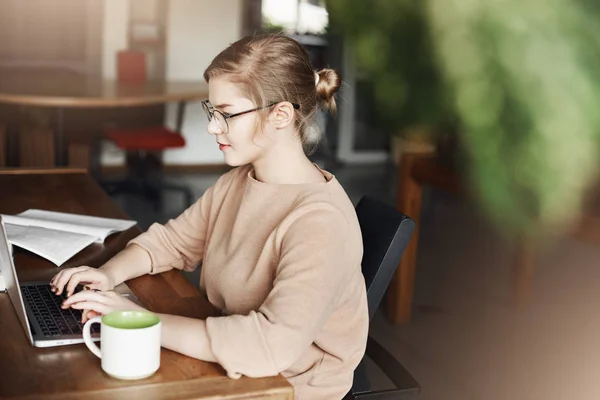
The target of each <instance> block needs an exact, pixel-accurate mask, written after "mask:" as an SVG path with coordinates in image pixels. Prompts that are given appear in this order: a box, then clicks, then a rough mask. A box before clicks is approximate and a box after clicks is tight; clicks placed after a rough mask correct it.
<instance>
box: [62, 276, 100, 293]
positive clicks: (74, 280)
mask: <svg viewBox="0 0 600 400" xmlns="http://www.w3.org/2000/svg"><path fill="white" fill-rule="evenodd" d="M94 272H96V271H95V270H91V269H86V270H83V271H80V272H75V273H74V274H72V275H71V279H69V283H68V284H67V288H66V292H67V297H70V296H71V295H72V294H73V292H74V291H75V288H76V287H77V285H79V284H80V283H81V282H93V281H95V280H96V278H95V276H94V275H95V274H94ZM87 286H88V287H89V286H90V285H87ZM90 289H91V288H90Z"/></svg>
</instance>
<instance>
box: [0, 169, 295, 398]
mask: <svg viewBox="0 0 600 400" xmlns="http://www.w3.org/2000/svg"><path fill="white" fill-rule="evenodd" d="M0 191H1V193H2V195H1V196H0V213H3V214H14V213H18V212H22V211H25V210H27V209H29V208H42V209H48V210H55V211H64V212H73V213H80V214H89V215H97V216H102V217H109V218H127V215H125V214H124V213H123V211H121V210H120V209H119V208H118V207H117V206H116V205H115V204H114V203H113V202H112V200H111V199H110V198H109V197H108V196H107V195H106V194H105V193H104V192H103V191H102V190H101V189H100V187H99V186H98V185H97V184H96V183H95V182H94V181H93V180H92V179H91V178H90V177H89V176H88V175H87V174H86V173H85V171H83V170H62V171H57V170H48V171H29V172H27V171H23V170H13V171H11V170H5V171H1V170H0ZM139 233H140V231H139V229H138V228H137V227H133V228H131V229H129V230H127V231H126V232H123V233H120V234H116V235H113V236H110V237H109V238H107V239H106V241H105V243H104V244H93V245H91V246H90V247H88V248H87V249H85V250H84V251H82V252H81V253H79V254H78V255H77V256H75V258H74V259H72V260H70V261H68V262H67V263H66V264H65V265H64V266H63V267H62V268H64V267H72V266H77V265H81V264H87V265H91V266H99V265H101V264H102V263H103V262H105V261H106V260H107V259H109V258H110V257H112V256H113V255H114V254H116V253H117V252H119V251H120V250H121V249H123V247H124V246H125V245H126V243H127V242H128V241H129V240H130V239H132V238H133V237H135V236H137V235H138V234H139ZM15 264H16V267H17V271H18V275H19V278H20V279H21V281H23V282H25V281H33V280H40V279H50V278H51V277H52V276H53V275H54V274H55V273H56V272H57V268H56V267H55V266H53V264H51V263H50V262H49V261H46V260H44V259H43V258H41V257H38V256H36V255H33V254H31V253H28V252H25V251H21V250H18V249H17V251H16V253H15ZM127 284H128V285H129V286H130V288H131V289H132V290H133V292H134V293H135V294H136V295H137V296H138V297H139V299H140V300H141V302H142V303H143V304H144V305H145V306H146V307H147V308H149V309H150V310H152V311H154V312H161V313H171V314H178V315H184V316H188V317H194V318H206V317H208V316H211V315H216V314H217V311H216V310H215V309H214V308H213V307H212V306H211V305H210V303H209V302H208V300H207V299H206V298H205V297H204V296H203V295H202V294H201V293H200V292H199V291H198V290H197V289H196V288H195V287H194V286H193V285H191V284H190V283H189V282H188V281H187V280H186V279H185V278H184V277H183V276H182V275H181V274H180V273H179V271H169V272H166V273H163V274H160V275H154V276H150V275H146V276H142V277H139V278H136V279H133V280H131V281H129V282H127ZM0 365H1V367H0V398H3V399H4V398H11V397H16V398H29V399H33V398H39V397H42V396H43V397H44V398H51V399H76V398H86V399H132V398H140V399H175V398H186V399H191V398H193V399H258V398H268V399H271V400H276V399H281V400H284V399H285V400H291V399H293V389H292V387H291V385H290V384H289V383H288V382H287V381H286V380H285V379H284V378H283V377H282V376H276V377H269V378H261V379H250V378H246V377H243V378H241V379H238V380H234V379H230V378H227V377H226V375H225V372H224V370H223V369H222V368H221V367H220V366H219V365H217V364H213V363H207V362H203V361H199V360H195V359H193V358H189V357H186V356H183V355H180V354H178V353H175V352H172V351H169V350H166V349H163V350H162V353H161V366H160V369H159V370H158V372H157V373H156V374H155V375H153V376H152V377H150V378H147V379H144V380H140V381H120V380H117V379H113V378H110V377H109V376H107V375H106V374H104V372H103V371H102V370H101V368H100V360H99V359H98V358H96V356H94V355H93V354H92V353H91V352H90V351H89V350H88V349H87V348H86V347H85V345H84V344H78V345H71V346H64V347H54V348H45V349H38V348H34V347H31V346H30V344H29V342H28V341H27V339H26V337H25V333H24V332H23V328H22V326H21V325H20V324H19V321H18V319H17V316H16V314H15V312H14V310H13V308H12V305H11V303H10V300H9V298H8V295H7V294H6V293H2V294H0Z"/></svg>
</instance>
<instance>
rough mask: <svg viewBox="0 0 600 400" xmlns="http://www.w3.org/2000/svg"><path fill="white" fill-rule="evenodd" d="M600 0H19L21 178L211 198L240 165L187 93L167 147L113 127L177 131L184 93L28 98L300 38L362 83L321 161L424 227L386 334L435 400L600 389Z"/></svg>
mask: <svg viewBox="0 0 600 400" xmlns="http://www.w3.org/2000/svg"><path fill="white" fill-rule="evenodd" d="M598 11H599V10H598V5H596V4H595V3H594V2H591V1H586V0H575V1H566V0H551V1H547V2H522V1H518V0H505V1H502V2H498V1H487V2H479V1H475V0H427V1H424V0H387V1H384V0H379V1H375V0H374V1H364V0H326V1H325V0H262V1H261V0H245V1H244V0H220V1H210V0H170V1H169V0H52V1H47V0H46V1H45V0H28V1H23V0H0V173H1V172H2V170H4V171H9V170H10V171H13V170H15V169H31V168H36V169H48V168H57V167H73V168H85V169H87V170H88V172H89V174H90V175H91V176H92V177H93V178H94V179H95V180H97V182H98V183H99V184H100V185H102V184H103V183H104V182H107V181H109V180H111V179H121V178H131V179H134V180H135V179H138V180H139V179H154V178H156V177H159V178H160V179H164V180H165V181H168V182H170V183H172V184H173V185H178V186H179V187H184V188H187V189H188V190H189V191H190V192H191V193H192V196H193V200H196V199H197V198H199V197H200V196H201V195H202V193H203V192H204V191H205V190H206V189H207V188H208V187H209V186H210V185H212V184H213V183H214V182H215V181H216V179H217V178H218V177H219V176H220V175H221V174H222V173H224V172H226V171H227V170H228V168H227V166H226V165H225V164H224V162H223V158H222V154H221V152H220V151H219V149H218V147H217V146H216V144H215V140H214V138H213V137H211V136H210V135H208V134H207V132H206V128H207V121H206V117H205V116H204V114H203V112H202V109H201V104H200V101H199V100H200V99H192V100H190V101H187V104H186V108H185V114H184V118H183V121H182V124H181V127H180V133H181V135H182V136H183V138H184V139H185V145H184V146H182V147H177V148H164V149H159V150H157V151H154V152H152V154H147V153H148V152H145V151H141V152H139V151H136V150H135V149H134V150H132V149H124V148H123V146H121V147H119V145H118V143H115V141H114V140H111V138H110V137H108V136H106V135H105V134H104V132H105V131H106V130H107V129H110V128H113V127H119V128H127V129H135V128H137V127H145V126H161V127H168V128H169V129H176V128H177V118H178V101H175V102H170V101H169V99H165V100H164V101H163V102H159V103H153V104H147V105H135V106H130V107H104V106H103V107H94V106H89V107H69V106H65V107H64V109H63V111H61V113H60V117H59V116H58V115H57V111H56V106H40V105H33V106H32V105H28V104H22V103H19V102H14V101H8V100H7V98H8V95H10V92H11V91H12V90H14V88H15V85H18V84H22V85H23V88H24V89H22V90H24V91H28V92H30V93H31V92H35V91H36V90H38V91H41V92H44V91H55V92H56V91H58V93H59V94H60V93H61V91H64V93H66V94H67V95H68V94H69V93H71V91H72V90H74V89H73V88H71V87H69V85H68V84H67V85H64V86H62V87H60V86H59V85H57V83H56V81H55V82H54V83H52V82H50V83H46V84H47V85H48V86H47V87H43V86H42V84H40V85H38V86H35V85H33V84H31V82H36V80H32V78H31V77H36V78H35V79H38V80H39V82H42V81H43V77H44V76H45V75H48V76H60V77H61V79H63V78H64V82H79V84H80V85H83V87H85V85H86V83H85V82H104V81H107V82H111V81H119V80H125V79H130V80H131V82H130V84H132V85H135V81H139V80H144V81H156V82H169V81H175V80H179V81H187V82H195V83H196V84H198V85H199V87H201V86H202V84H203V78H202V74H203V71H204V69H205V68H206V67H207V66H208V64H209V62H210V61H211V60H212V58H213V57H214V56H215V55H216V54H218V53H219V52H220V51H221V50H222V49H224V48H225V47H226V46H227V45H228V44H230V43H232V42H234V41H235V40H237V39H239V38H241V37H242V36H244V35H249V34H255V33H257V32H261V31H268V32H282V33H283V34H285V35H289V36H291V37H293V38H295V39H297V40H298V41H300V43H302V44H303V45H304V46H305V47H306V49H307V50H308V51H309V54H310V55H311V60H312V62H313V66H314V68H315V69H319V68H324V67H328V66H329V67H332V68H335V69H337V70H338V71H340V73H341V75H342V78H343V81H344V82H343V85H342V90H341V92H340V94H339V96H338V104H339V111H338V113H337V114H336V115H335V116H328V115H326V114H324V113H320V114H319V115H317V121H318V123H319V126H320V127H321V129H322V130H323V132H324V137H323V140H322V142H321V144H320V147H319V148H318V150H317V151H316V152H315V153H314V154H313V155H312V156H311V157H312V159H313V160H314V162H315V163H317V164H319V165H320V166H321V167H323V168H325V169H327V170H329V171H330V172H332V173H333V174H334V175H336V177H337V178H338V179H339V181H340V182H341V183H342V185H343V186H344V187H345V189H346V190H347V192H348V194H349V196H350V198H351V200H352V201H353V202H354V203H355V204H356V203H357V202H358V200H359V199H360V198H361V197H362V196H364V195H371V196H374V197H377V198H379V199H381V200H383V201H385V202H387V203H388V204H391V205H393V206H394V207H396V208H397V209H399V210H400V211H402V212H404V213H405V214H407V215H408V216H410V217H411V218H413V219H414V220H415V221H416V222H417V227H418V229H417V231H416V233H415V235H414V237H413V238H412V239H411V241H412V242H411V246H409V249H410V256H409V257H406V256H405V257H404V259H403V261H402V263H404V267H405V268H408V269H407V270H408V271H413V272H412V273H413V274H414V282H413V283H414V288H413V289H414V290H413V293H412V298H411V299H410V302H409V304H408V308H405V309H404V310H403V311H402V312H396V313H394V312H390V311H389V310H386V306H385V304H383V305H382V307H381V310H379V311H378V313H377V315H376V317H375V319H374V320H373V322H372V325H371V333H372V335H373V336H375V337H376V338H377V339H378V341H380V342H381V343H382V344H383V345H384V347H385V348H386V349H387V350H388V351H389V352H390V353H391V354H392V355H393V356H394V357H395V358H396V359H397V360H398V361H399V362H400V363H401V364H402V365H403V366H404V367H405V368H406V369H407V370H409V371H410V373H411V374H412V375H413V376H414V377H415V379H416V380H417V381H418V382H419V383H420V385H421V387H422V390H421V394H420V398H423V399H486V400H487V399H597V398H598V397H599V396H600V383H598V380H597V379H596V375H597V371H598V370H600V342H599V339H598V338H600V319H599V318H598V317H597V315H596V312H595V311H596V308H595V305H597V304H598V302H599V301H600V291H599V290H597V285H598V283H599V282H600V269H599V268H598V266H599V262H598V261H600V249H599V247H598V243H600V219H599V218H598V216H599V211H600V207H598V202H597V200H596V199H597V198H598V195H599V194H600V191H599V190H598V172H599V171H600V169H599V166H598V158H599V156H600V152H599V150H600V149H599V145H600V118H599V117H598V115H600V114H599V113H598V111H597V110H598V106H599V105H600V18H599V17H598V15H600V13H599V12H598ZM140 60H141V61H140ZM82 82H83V83H82ZM19 90H21V89H19ZM57 119H58V120H57ZM58 129H60V130H61V131H62V132H63V134H64V137H63V138H62V141H61V142H57V140H56V134H57V130H58ZM57 146H64V153H61V149H58V148H57ZM157 179H158V178H157ZM103 187H104V186H103ZM106 187H107V192H109V193H110V194H111V196H112V198H113V200H114V201H115V202H116V203H117V204H119V206H120V207H121V208H122V209H124V210H125V212H126V213H127V215H129V216H130V217H131V219H133V220H136V221H138V224H139V226H140V227H141V228H142V229H145V228H147V227H148V226H149V225H150V224H152V223H154V222H161V223H164V222H166V221H167V220H168V219H169V218H173V217H176V216H177V215H178V214H179V213H181V212H182V211H183V209H184V207H185V196H184V194H183V193H184V192H182V191H178V190H173V191H170V190H165V191H164V193H163V192H161V193H160V199H159V200H157V199H156V198H154V197H152V196H150V197H149V196H148V195H147V193H144V192H143V191H138V192H135V191H131V192H129V191H119V190H114V191H111V190H110V188H108V186H106ZM0 192H1V195H2V196H10V188H0ZM417 244H418V246H417ZM186 277H187V278H189V279H190V281H191V282H193V283H194V284H197V282H198V279H197V273H196V274H188V275H186ZM384 303H385V302H384ZM371 373H372V374H373V375H374V376H375V378H376V379H379V378H380V380H381V384H382V385H383V386H385V385H386V384H387V383H386V382H385V378H384V377H383V376H382V375H381V376H380V374H378V372H377V371H376V370H375V369H374V370H373V371H372V372H371Z"/></svg>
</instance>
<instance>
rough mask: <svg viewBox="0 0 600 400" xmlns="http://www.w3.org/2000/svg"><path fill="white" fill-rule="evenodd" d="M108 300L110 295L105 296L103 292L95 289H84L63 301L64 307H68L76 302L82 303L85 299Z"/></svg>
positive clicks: (104, 301)
mask: <svg viewBox="0 0 600 400" xmlns="http://www.w3.org/2000/svg"><path fill="white" fill-rule="evenodd" d="M108 300H109V299H108V297H106V296H104V295H103V293H102V292H95V291H93V290H83V291H81V292H78V293H75V294H74V295H73V296H71V297H69V298H68V299H66V300H65V301H63V303H62V308H68V307H70V306H72V305H74V304H76V303H81V302H84V301H95V302H97V303H106V302H107V301H108Z"/></svg>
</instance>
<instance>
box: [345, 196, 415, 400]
mask: <svg viewBox="0 0 600 400" xmlns="http://www.w3.org/2000/svg"><path fill="white" fill-rule="evenodd" d="M356 214H357V216H358V222H359V223H360V229H361V231H362V237H363V248H364V253H363V259H362V272H363V275H364V277H365V283H366V286H367V301H368V304H369V319H370V320H371V319H372V318H373V315H375V311H376V310H377V307H379V303H380V302H381V299H382V298H383V295H384V294H385V291H386V289H387V287H388V285H389V283H390V281H391V279H392V276H393V275H394V272H395V271H396V267H397V266H398V264H399V263H400V259H401V258H402V254H403V253H404V249H405V248H406V246H407V245H408V241H409V240H410V238H411V236H412V234H413V231H414V229H415V223H414V221H413V220H412V219H410V218H409V217H407V216H406V215H404V214H402V213H401V212H399V211H397V210H396V209H395V208H393V207H391V206H389V205H387V204H386V203H384V202H382V201H380V200H377V199H375V198H372V197H369V196H365V197H363V198H362V199H361V200H360V202H359V203H358V205H357V206H356ZM365 357H368V358H369V359H371V360H372V361H373V362H374V363H375V364H376V365H377V367H378V368H379V369H380V370H381V371H382V372H383V373H384V374H385V375H387V377H388V378H389V380H390V381H391V382H392V383H393V384H394V385H395V386H396V388H395V389H387V390H379V391H373V390H372V389H371V386H372V385H371V384H370V382H369V380H368V378H367V376H366V373H365V360H364V359H363V361H361V363H360V364H359V366H358V367H357V369H356V370H355V372H354V383H353V384H352V389H351V390H350V392H349V393H348V394H347V395H346V397H345V399H409V398H414V397H416V396H417V395H418V394H419V392H420V391H421V387H420V385H419V383H418V382H417V381H416V380H415V378H413V377H412V375H411V374H410V373H409V372H408V371H407V370H406V369H405V368H404V367H403V366H402V365H401V364H400V363H399V362H398V361H396V359H394V357H393V356H392V355H391V354H389V353H388V352H387V351H386V350H385V349H384V348H383V346H381V345H380V344H379V343H377V342H376V341H375V340H374V339H373V338H371V337H370V336H369V339H368V341H367V350H366V356H365Z"/></svg>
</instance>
